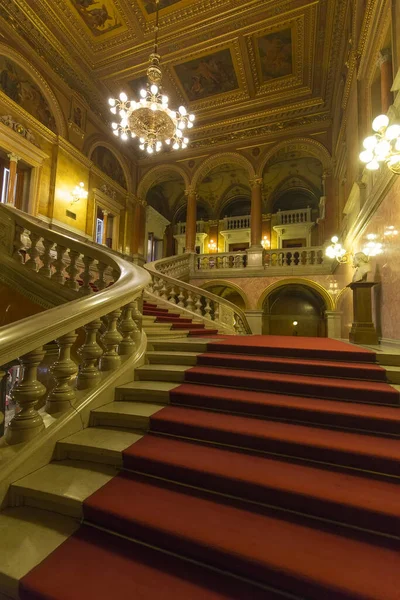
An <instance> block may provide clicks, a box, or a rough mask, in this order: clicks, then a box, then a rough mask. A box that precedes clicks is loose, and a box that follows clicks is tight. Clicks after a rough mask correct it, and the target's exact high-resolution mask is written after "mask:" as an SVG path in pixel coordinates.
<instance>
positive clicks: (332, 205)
mask: <svg viewBox="0 0 400 600" xmlns="http://www.w3.org/2000/svg"><path fill="white" fill-rule="evenodd" d="M322 190H323V195H324V198H325V219H324V236H325V240H330V239H331V237H332V236H333V235H337V227H338V225H337V210H336V196H335V192H334V188H333V178H332V173H331V172H330V171H324V172H323V175H322Z"/></svg>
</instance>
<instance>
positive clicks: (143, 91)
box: [139, 88, 147, 98]
mask: <svg viewBox="0 0 400 600" xmlns="http://www.w3.org/2000/svg"><path fill="white" fill-rule="evenodd" d="M139 94H140V95H141V97H142V98H146V96H147V92H146V90H145V89H143V88H142V89H141V90H140V92H139Z"/></svg>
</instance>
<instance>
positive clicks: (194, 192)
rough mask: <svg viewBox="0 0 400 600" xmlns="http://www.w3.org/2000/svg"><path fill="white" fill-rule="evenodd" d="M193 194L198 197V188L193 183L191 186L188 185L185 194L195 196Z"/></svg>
mask: <svg viewBox="0 0 400 600" xmlns="http://www.w3.org/2000/svg"><path fill="white" fill-rule="evenodd" d="M193 195H194V196H195V197H196V198H197V192H196V189H195V188H194V187H193V186H192V185H189V187H187V188H186V190H185V196H193Z"/></svg>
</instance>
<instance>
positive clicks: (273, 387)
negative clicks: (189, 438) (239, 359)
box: [185, 369, 399, 406]
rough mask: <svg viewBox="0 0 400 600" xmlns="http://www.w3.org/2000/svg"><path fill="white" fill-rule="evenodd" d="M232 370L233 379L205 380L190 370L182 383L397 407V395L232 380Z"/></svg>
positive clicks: (316, 385)
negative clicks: (394, 396) (394, 397)
mask: <svg viewBox="0 0 400 600" xmlns="http://www.w3.org/2000/svg"><path fill="white" fill-rule="evenodd" d="M233 374H234V370H233V369H232V377H230V376H227V375H221V374H220V373H218V374H215V375H214V374H211V373H210V374H209V375H207V379H206V380H205V378H204V375H200V374H198V373H196V372H193V371H187V372H186V378H185V381H187V382H188V383H199V384H207V385H219V386H224V387H235V388H239V389H248V390H255V391H264V392H276V393H281V394H294V395H297V396H309V397H316V398H326V399H327V400H349V401H353V402H369V403H374V404H375V403H376V404H391V405H397V406H398V405H399V396H398V395H397V396H396V400H394V399H393V395H391V394H385V393H383V392H381V391H379V392H377V391H376V390H370V391H369V392H368V398H366V391H365V389H362V388H359V389H357V388H353V389H346V388H341V387H337V388H334V387H328V386H327V385H325V384H321V383H319V382H315V381H313V380H312V379H310V381H308V382H307V383H300V382H299V381H285V385H284V386H283V384H282V381H281V379H277V380H276V381H275V380H274V379H270V380H257V379H255V378H252V377H251V376H250V375H249V377H241V378H239V377H234V376H233Z"/></svg>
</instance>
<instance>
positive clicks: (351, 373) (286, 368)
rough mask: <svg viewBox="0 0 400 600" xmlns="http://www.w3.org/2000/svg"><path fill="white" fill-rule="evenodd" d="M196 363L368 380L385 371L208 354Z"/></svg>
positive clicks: (382, 378)
mask: <svg viewBox="0 0 400 600" xmlns="http://www.w3.org/2000/svg"><path fill="white" fill-rule="evenodd" d="M197 364H198V365H199V366H209V367H221V368H231V369H244V370H251V371H258V372H262V373H290V374H296V375H310V376H317V377H335V378H347V379H359V380H363V381H365V380H368V381H386V373H385V371H384V370H382V371H380V372H379V371H374V372H372V373H371V372H369V371H368V370H366V369H365V370H362V369H351V368H348V369H345V370H344V369H343V368H341V367H339V368H338V367H336V366H335V367H332V366H329V365H323V366H319V367H318V368H316V367H315V366H314V365H310V366H308V367H307V366H304V365H297V364H290V363H282V364H277V363H273V362H271V363H268V362H267V361H266V362H263V363H261V364H260V363H257V362H256V361H254V362H252V361H247V360H240V359H237V360H236V361H232V360H230V359H224V358H223V357H219V358H215V357H208V356H199V357H198V361H197Z"/></svg>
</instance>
